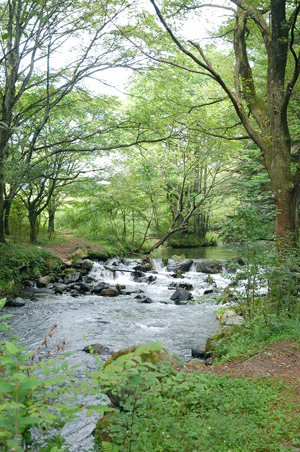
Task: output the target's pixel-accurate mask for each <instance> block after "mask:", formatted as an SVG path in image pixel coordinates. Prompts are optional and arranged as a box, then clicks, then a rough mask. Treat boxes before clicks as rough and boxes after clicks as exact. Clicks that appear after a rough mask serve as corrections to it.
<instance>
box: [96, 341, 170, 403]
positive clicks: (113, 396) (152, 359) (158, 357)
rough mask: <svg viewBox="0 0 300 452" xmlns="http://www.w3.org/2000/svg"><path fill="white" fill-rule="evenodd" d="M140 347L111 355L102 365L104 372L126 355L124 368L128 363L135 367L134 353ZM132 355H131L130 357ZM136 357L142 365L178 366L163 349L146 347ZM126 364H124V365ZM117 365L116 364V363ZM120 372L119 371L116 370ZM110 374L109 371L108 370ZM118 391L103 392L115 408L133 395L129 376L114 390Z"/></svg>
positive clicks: (122, 350) (129, 348)
mask: <svg viewBox="0 0 300 452" xmlns="http://www.w3.org/2000/svg"><path fill="white" fill-rule="evenodd" d="M139 347H141V345H135V346H132V347H127V348H122V349H121V350H118V351H117V352H115V353H113V355H112V356H111V357H110V358H109V359H108V360H107V361H106V363H105V364H104V370H105V369H106V368H107V366H109V365H111V364H113V363H114V362H115V361H116V360H117V359H118V358H120V357H122V356H124V355H125V356H126V355H128V361H125V362H124V367H126V364H128V362H129V361H131V362H132V364H133V366H135V364H134V363H135V357H134V356H133V355H134V352H136V351H137V349H138V348H139ZM132 354H133V355H132ZM137 356H138V357H139V359H141V361H142V362H143V363H151V364H159V363H162V364H165V365H167V366H175V365H176V366H178V364H179V361H178V359H177V358H176V357H174V356H172V355H170V353H168V352H167V350H165V349H164V348H163V347H160V348H159V350H157V351H154V350H151V349H150V348H149V349H148V348H147V347H146V348H145V351H144V352H141V353H138V354H137ZM125 363H126V364H125ZM116 364H117V363H116ZM136 364H138V359H137V360H136ZM118 372H120V369H119V370H118ZM110 373H111V370H110ZM116 389H118V391H116V390H115V388H113V389H111V388H109V389H108V390H105V388H104V392H105V393H106V395H107V396H108V397H109V399H110V401H111V403H112V404H113V405H114V406H115V407H117V408H122V406H123V400H124V399H125V398H126V397H128V396H130V395H131V394H133V388H132V385H131V384H130V376H128V377H126V378H125V380H124V381H123V382H122V383H121V387H118V388H116Z"/></svg>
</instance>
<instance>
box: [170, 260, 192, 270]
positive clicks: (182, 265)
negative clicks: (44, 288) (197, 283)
mask: <svg viewBox="0 0 300 452" xmlns="http://www.w3.org/2000/svg"><path fill="white" fill-rule="evenodd" d="M192 264H193V259H183V260H182V261H180V262H178V261H177V260H175V259H168V264H167V270H168V271H169V272H177V271H180V272H182V273H184V272H187V271H189V269H190V267H191V266H192Z"/></svg>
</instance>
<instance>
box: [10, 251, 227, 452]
mask: <svg viewBox="0 0 300 452" xmlns="http://www.w3.org/2000/svg"><path fill="white" fill-rule="evenodd" d="M173 254H174V252H173ZM180 254H182V250H181V253H180ZM136 264H137V261H135V260H129V259H128V260H126V261H125V263H120V262H118V266H117V267H116V271H110V270H107V268H112V267H113V266H114V260H113V259H112V260H110V261H108V262H107V263H106V265H105V266H104V265H103V264H101V263H95V264H94V266H93V268H92V270H91V271H90V272H89V275H88V277H89V278H90V280H91V279H93V280H94V282H95V284H97V282H99V281H106V282H108V283H109V284H110V285H116V284H119V285H123V286H125V287H126V290H124V292H126V293H127V294H122V295H119V296H117V297H114V298H111V297H103V296H99V295H95V294H91V293H89V294H83V295H80V296H78V297H76V298H75V297H73V296H71V294H70V293H64V294H62V295H55V294H54V293H53V291H51V290H49V289H43V290H41V289H35V290H34V291H31V292H29V293H28V294H27V297H26V300H25V301H26V304H25V306H24V307H22V308H18V309H15V308H5V313H6V314H10V313H11V314H13V315H14V316H13V317H12V318H11V319H9V320H8V323H9V324H10V326H11V328H12V331H13V332H14V333H15V334H16V335H17V336H18V337H19V338H20V344H21V345H23V346H26V347H27V348H28V350H37V348H38V347H39V346H41V343H42V341H43V339H44V338H45V337H47V335H48V332H49V330H50V328H51V327H52V326H53V325H54V324H56V325H57V331H58V333H57V332H56V331H53V336H52V338H51V339H50V338H49V337H48V347H49V348H48V349H49V350H52V351H53V350H54V349H55V347H56V345H59V344H62V343H63V342H65V344H66V351H67V352H72V355H71V356H70V357H69V358H68V360H69V362H70V363H71V364H80V369H79V371H78V372H79V375H81V376H82V378H84V369H88V370H93V369H96V361H95V357H94V356H93V355H89V354H87V353H85V352H83V348H84V347H85V346H87V345H90V344H94V343H100V344H102V345H105V346H107V347H108V348H109V349H110V350H111V351H116V350H118V349H120V348H123V347H127V346H130V345H137V344H141V343H146V342H156V341H163V342H164V347H165V348H166V349H167V350H168V351H169V352H170V353H173V354H175V355H176V356H178V357H180V358H182V359H183V360H186V361H187V360H189V359H190V358H191V348H192V347H195V346H197V345H205V341H206V339H207V337H208V336H210V335H212V334H214V333H215V332H216V330H217V328H218V322H217V320H216V318H215V317H216V311H217V309H218V305H217V303H216V299H215V298H213V297H211V296H203V294H204V291H205V290H207V289H211V288H212V282H211V281H210V282H208V281H207V274H204V273H199V272H196V271H195V264H193V265H192V267H191V268H190V270H189V271H188V272H186V273H185V274H184V275H183V278H180V279H175V278H174V277H173V276H174V275H173V276H172V272H170V271H169V270H168V269H167V268H166V267H163V263H162V260H161V259H159V258H156V259H154V264H155V269H154V271H152V272H148V273H147V274H146V275H147V278H148V277H149V276H151V278H150V279H153V281H151V282H149V281H146V280H143V278H142V279H141V281H140V282H137V281H134V280H133V279H132V277H133V273H131V270H132V269H133V267H134V266H135V265H136ZM212 277H213V279H214V283H215V285H216V286H217V291H218V290H220V291H221V290H222V289H224V288H225V287H226V286H227V285H228V283H229V282H230V275H228V274H216V275H212ZM178 282H180V283H188V284H191V285H192V286H193V290H192V294H193V296H194V299H195V300H196V301H197V303H195V304H194V303H190V304H187V305H176V304H174V302H173V301H172V300H170V298H171V295H172V294H173V293H174V292H175V289H176V288H175V287H174V285H175V284H177V283H178ZM171 286H173V287H171ZM136 291H143V295H145V296H146V297H149V298H150V299H151V300H152V303H142V302H141V300H139V299H137V298H136V296H137V295H138V294H137V293H136ZM130 292H131V293H130ZM41 348H42V350H43V351H42V357H46V353H47V350H46V349H45V348H44V347H41ZM108 357H109V354H107V356H102V357H101V358H102V360H103V361H105V360H106V359H107V358H108ZM95 421H96V418H95V417H94V418H93V417H92V418H89V419H86V418H85V417H83V418H80V419H79V420H78V421H76V422H75V423H73V424H71V425H68V426H67V427H65V429H64V435H65V437H66V439H67V441H68V443H69V444H70V445H71V446H70V450H72V451H74V452H75V451H76V452H85V451H87V450H90V448H91V444H92V436H91V431H92V430H93V428H94V425H95Z"/></svg>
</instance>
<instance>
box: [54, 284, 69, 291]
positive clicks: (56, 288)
mask: <svg viewBox="0 0 300 452" xmlns="http://www.w3.org/2000/svg"><path fill="white" fill-rule="evenodd" d="M53 286H54V292H55V293H56V294H62V293H63V292H64V291H65V290H66V289H67V284H64V283H60V282H57V283H54V284H53Z"/></svg>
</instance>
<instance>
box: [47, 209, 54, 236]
mask: <svg viewBox="0 0 300 452" xmlns="http://www.w3.org/2000/svg"><path fill="white" fill-rule="evenodd" d="M48 215H49V218H48V233H49V235H51V234H53V233H54V229H55V221H54V220H55V209H48Z"/></svg>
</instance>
